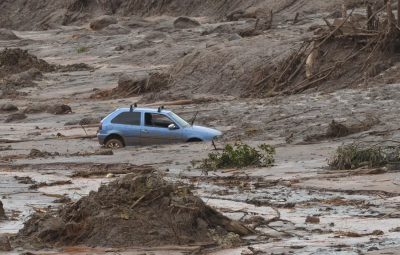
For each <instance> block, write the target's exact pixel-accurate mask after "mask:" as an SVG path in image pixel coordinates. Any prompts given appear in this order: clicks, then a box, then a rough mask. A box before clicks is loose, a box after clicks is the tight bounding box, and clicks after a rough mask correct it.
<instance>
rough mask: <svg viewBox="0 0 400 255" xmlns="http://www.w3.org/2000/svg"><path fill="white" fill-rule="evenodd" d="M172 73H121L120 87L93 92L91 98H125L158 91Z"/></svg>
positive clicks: (163, 86) (165, 85) (164, 85)
mask: <svg viewBox="0 0 400 255" xmlns="http://www.w3.org/2000/svg"><path fill="white" fill-rule="evenodd" d="M169 80H170V75H169V74H168V73H166V72H151V73H149V74H148V75H146V76H131V75H127V74H124V75H121V76H120V77H119V80H118V87H116V88H114V89H111V90H105V91H100V92H97V93H95V94H92V95H91V96H90V98H125V97H131V96H134V95H137V94H140V93H144V92H156V93H158V92H159V91H161V90H163V89H165V88H166V87H167V85H168V83H169Z"/></svg>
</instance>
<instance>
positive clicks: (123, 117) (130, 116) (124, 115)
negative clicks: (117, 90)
mask: <svg viewBox="0 0 400 255" xmlns="http://www.w3.org/2000/svg"><path fill="white" fill-rule="evenodd" d="M141 116H142V114H141V113H140V112H121V113H120V114H118V116H116V117H115V118H114V119H113V120H112V121H111V123H113V124H124V125H134V126H140V120H141Z"/></svg>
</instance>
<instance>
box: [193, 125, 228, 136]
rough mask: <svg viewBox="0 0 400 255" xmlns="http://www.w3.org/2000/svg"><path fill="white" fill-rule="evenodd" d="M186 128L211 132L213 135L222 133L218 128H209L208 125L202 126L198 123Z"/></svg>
mask: <svg viewBox="0 0 400 255" xmlns="http://www.w3.org/2000/svg"><path fill="white" fill-rule="evenodd" d="M185 129H191V130H193V131H195V132H201V133H208V134H211V135H214V136H216V135H222V132H220V131H218V130H216V129H213V128H208V127H202V126H196V125H193V126H190V127H187V128H185Z"/></svg>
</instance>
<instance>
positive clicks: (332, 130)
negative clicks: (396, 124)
mask: <svg viewBox="0 0 400 255" xmlns="http://www.w3.org/2000/svg"><path fill="white" fill-rule="evenodd" d="M378 123H379V120H378V119H377V118H375V117H367V118H366V119H365V120H363V121H359V123H357V124H354V125H348V126H347V125H344V124H342V123H339V122H336V121H335V120H332V122H331V123H330V124H329V125H328V128H327V130H326V133H325V134H315V135H309V136H307V137H306V138H305V139H304V141H306V142H312V141H320V140H324V139H329V138H339V137H345V136H348V135H351V134H355V133H359V132H362V131H367V130H369V129H371V128H372V127H373V126H375V125H377V124H378Z"/></svg>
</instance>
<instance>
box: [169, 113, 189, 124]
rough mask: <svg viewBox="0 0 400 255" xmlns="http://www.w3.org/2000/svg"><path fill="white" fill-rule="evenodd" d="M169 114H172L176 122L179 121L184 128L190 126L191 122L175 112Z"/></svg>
mask: <svg viewBox="0 0 400 255" xmlns="http://www.w3.org/2000/svg"><path fill="white" fill-rule="evenodd" d="M169 116H171V118H173V119H174V120H175V121H176V122H178V123H179V124H180V125H181V126H182V127H183V128H185V127H188V126H190V124H189V123H187V122H186V120H184V119H182V118H181V117H179V116H178V115H176V114H175V113H173V112H170V113H169Z"/></svg>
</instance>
